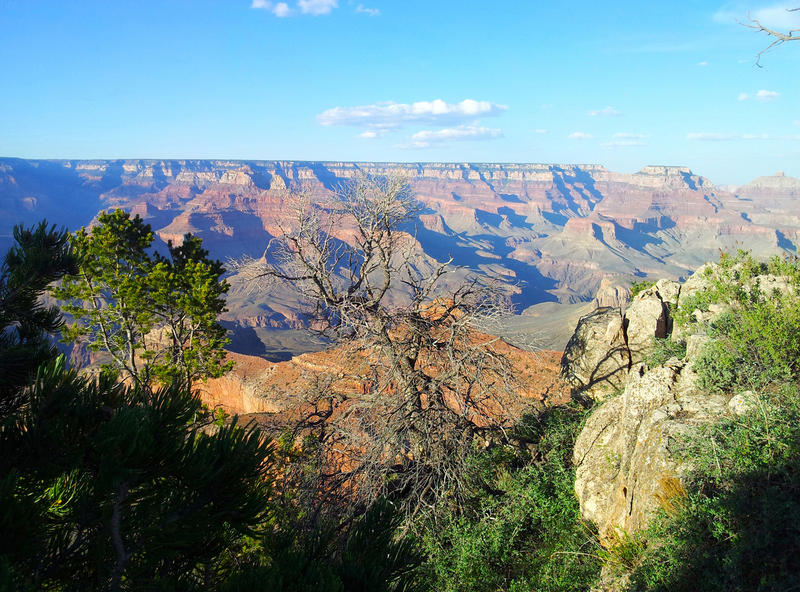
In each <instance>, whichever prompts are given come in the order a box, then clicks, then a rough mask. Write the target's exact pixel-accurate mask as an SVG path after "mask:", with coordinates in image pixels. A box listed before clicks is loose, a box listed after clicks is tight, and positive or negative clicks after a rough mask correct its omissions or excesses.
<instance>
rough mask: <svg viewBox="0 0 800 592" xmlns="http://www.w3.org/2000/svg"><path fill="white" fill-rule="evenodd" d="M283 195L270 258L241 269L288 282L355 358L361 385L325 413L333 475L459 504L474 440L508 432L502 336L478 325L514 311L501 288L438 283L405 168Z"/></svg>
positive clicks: (444, 269) (444, 268) (407, 499)
mask: <svg viewBox="0 0 800 592" xmlns="http://www.w3.org/2000/svg"><path fill="white" fill-rule="evenodd" d="M291 200H292V201H293V204H294V207H293V210H292V212H291V215H290V216H289V217H288V219H287V218H284V219H283V220H282V221H281V222H280V235H281V236H279V237H278V238H276V239H274V240H273V241H272V242H271V244H270V245H269V247H268V249H267V252H266V254H265V257H264V258H262V259H260V260H249V261H242V262H240V263H239V264H238V268H239V271H240V272H242V273H244V274H245V276H246V277H249V278H251V279H253V280H255V279H259V280H273V281H280V282H285V283H288V284H291V285H292V286H293V287H294V288H295V289H296V290H298V291H299V293H300V294H301V295H302V296H303V297H304V298H305V299H306V300H307V301H308V302H309V303H311V306H312V309H313V317H314V322H315V323H316V326H317V327H318V328H319V329H320V330H321V331H323V332H324V333H325V334H326V335H327V336H328V337H329V338H332V339H333V340H334V341H335V342H336V343H338V344H340V347H341V348H342V350H341V351H342V352H343V353H342V356H343V357H348V358H349V359H351V360H356V361H360V364H359V363H356V364H353V365H360V367H361V370H360V371H359V372H360V375H359V376H358V377H357V378H358V379H359V380H360V381H361V382H362V384H364V385H367V386H366V387H365V388H364V389H363V391H364V392H361V393H352V394H349V395H348V396H347V397H346V399H345V400H342V401H340V402H339V403H338V409H337V410H336V411H335V412H333V413H331V415H330V418H329V419H328V421H327V422H326V426H325V437H324V439H325V442H324V445H325V447H326V450H327V454H328V455H329V457H330V458H333V459H335V463H336V465H337V471H336V475H337V476H338V479H339V484H340V485H341V484H347V488H348V491H349V493H350V495H353V494H355V496H356V497H357V498H358V499H360V500H361V501H363V502H367V503H368V502H370V501H371V500H374V499H376V498H377V497H378V496H382V495H386V496H389V497H391V498H392V499H394V500H396V502H397V503H398V504H399V505H400V506H401V508H402V509H403V510H404V511H405V512H407V513H408V515H409V516H410V517H413V516H414V515H417V514H419V513H421V512H422V513H424V512H426V511H428V510H432V509H434V508H435V507H436V506H437V505H438V504H441V503H442V502H443V500H445V499H447V500H448V502H451V501H452V502H453V503H459V501H460V499H461V495H462V493H464V488H465V483H464V479H465V477H466V475H467V471H466V470H465V469H466V463H467V462H468V457H469V456H470V453H471V452H472V450H473V448H474V447H475V446H476V445H481V444H482V445H486V444H487V443H488V442H490V441H493V440H495V439H497V438H504V437H505V429H506V428H507V427H508V426H509V423H510V421H511V420H512V417H513V415H514V411H518V409H513V410H512V407H515V406H516V405H518V403H519V399H518V396H517V395H516V393H517V389H515V388H514V381H513V378H512V376H511V375H510V371H509V363H508V361H507V359H506V357H505V356H504V355H502V354H501V353H500V352H499V351H498V348H497V345H498V338H496V337H492V336H490V335H488V334H487V333H486V332H483V331H481V329H482V328H485V327H486V326H487V325H488V324H491V322H492V321H493V320H494V319H496V318H499V317H500V316H503V315H505V314H508V313H509V312H510V307H509V304H508V300H507V298H506V297H505V296H504V295H503V293H502V292H501V290H500V289H499V288H498V287H497V286H495V285H492V284H491V283H490V282H489V281H487V280H485V278H484V279H481V278H479V277H473V278H472V279H468V280H466V281H464V282H463V283H461V284H460V285H457V286H456V287H455V288H451V289H450V290H444V288H443V284H444V283H445V282H443V278H445V276H447V274H448V273H450V272H451V271H452V266H451V261H447V262H445V263H436V262H431V260H430V259H428V258H427V257H425V256H424V254H422V253H421V252H420V251H419V250H418V249H415V247H416V246H417V242H416V240H415V237H414V234H413V225H414V222H415V221H416V220H417V219H418V218H417V215H418V213H419V212H420V204H419V202H418V201H417V200H416V199H415V198H414V196H413V194H412V192H411V189H410V187H409V184H408V183H407V182H406V181H405V180H403V179H399V178H392V177H389V178H386V177H374V176H365V177H361V178H358V179H356V180H353V181H351V182H348V183H346V184H344V185H343V186H342V187H341V188H340V189H339V190H338V191H336V192H335V193H334V195H333V198H332V199H331V200H329V201H327V202H324V203H322V202H319V201H317V202H315V201H314V200H313V199H312V198H311V195H310V193H309V192H308V191H299V192H295V193H294V194H293V195H292V196H291Z"/></svg>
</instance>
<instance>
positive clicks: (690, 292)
mask: <svg viewBox="0 0 800 592" xmlns="http://www.w3.org/2000/svg"><path fill="white" fill-rule="evenodd" d="M718 268H719V267H718V265H717V264H716V263H706V264H704V265H701V266H700V267H698V268H697V270H696V271H695V272H694V273H693V274H692V275H691V276H689V278H688V279H687V280H686V281H685V282H684V283H683V286H681V294H680V303H682V302H683V301H684V299H686V298H689V297H690V296H694V295H695V294H696V293H698V292H702V291H704V290H707V289H709V288H710V287H711V286H712V279H711V278H713V277H714V276H715V275H716V273H717V270H718Z"/></svg>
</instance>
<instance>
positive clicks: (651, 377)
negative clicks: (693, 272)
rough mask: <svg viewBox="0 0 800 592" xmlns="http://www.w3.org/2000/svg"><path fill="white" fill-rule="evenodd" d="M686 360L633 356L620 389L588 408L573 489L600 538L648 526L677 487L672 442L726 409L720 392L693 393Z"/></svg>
mask: <svg viewBox="0 0 800 592" xmlns="http://www.w3.org/2000/svg"><path fill="white" fill-rule="evenodd" d="M695 380H696V374H695V373H694V371H693V370H692V367H691V363H687V362H685V361H681V360H677V359H674V358H673V359H672V360H670V361H668V362H667V363H666V364H665V365H663V366H658V367H656V368H652V369H649V368H647V366H646V365H644V364H636V365H635V366H634V367H633V368H632V369H631V372H630V374H629V376H628V380H627V382H626V384H625V388H624V389H623V391H622V393H621V394H620V395H619V396H617V397H614V398H611V399H609V400H607V401H605V402H604V403H603V404H602V405H600V406H599V407H598V408H597V410H596V411H595V412H594V413H592V415H591V417H590V418H589V420H588V422H587V423H586V426H585V428H584V429H583V431H582V432H581V434H580V435H579V437H578V439H577V441H576V443H575V450H574V456H573V459H574V462H575V465H576V477H575V493H576V494H577V496H578V500H579V501H580V505H581V514H582V515H583V517H584V518H586V519H588V520H591V521H592V522H594V523H595V524H596V525H597V527H598V530H599V532H600V535H601V538H603V539H605V540H614V538H615V536H616V535H619V534H620V533H621V532H626V533H633V532H636V531H638V530H641V529H643V528H645V527H646V526H647V523H648V520H649V518H650V516H651V515H652V513H653V512H654V511H655V510H656V509H658V508H659V507H660V506H664V505H666V504H668V503H669V500H670V498H671V497H672V496H674V495H676V494H679V493H680V492H681V490H682V489H683V486H682V484H681V479H682V477H683V476H684V474H685V472H686V470H687V466H686V465H685V464H681V463H680V462H678V461H677V460H676V456H675V450H674V447H675V444H676V442H677V441H678V440H679V439H680V438H681V437H683V436H685V435H686V434H687V432H688V431H690V430H691V429H693V428H694V427H696V426H697V425H700V424H703V423H708V422H711V421H714V420H715V419H717V418H719V417H720V416H721V415H722V414H724V413H725V412H726V411H727V410H728V401H727V397H725V396H723V395H714V396H711V395H707V394H705V393H703V394H700V393H699V392H698V390H697V389H696V387H695Z"/></svg>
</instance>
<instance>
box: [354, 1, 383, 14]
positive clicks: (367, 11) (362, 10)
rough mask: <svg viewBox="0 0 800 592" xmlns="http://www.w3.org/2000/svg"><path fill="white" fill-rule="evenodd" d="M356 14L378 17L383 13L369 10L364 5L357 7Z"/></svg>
mask: <svg viewBox="0 0 800 592" xmlns="http://www.w3.org/2000/svg"><path fill="white" fill-rule="evenodd" d="M356 12H360V13H361V14H366V15H368V16H378V15H379V14H380V13H381V11H380V10H378V9H377V8H367V7H366V6H364V5H363V4H359V5H358V6H356Z"/></svg>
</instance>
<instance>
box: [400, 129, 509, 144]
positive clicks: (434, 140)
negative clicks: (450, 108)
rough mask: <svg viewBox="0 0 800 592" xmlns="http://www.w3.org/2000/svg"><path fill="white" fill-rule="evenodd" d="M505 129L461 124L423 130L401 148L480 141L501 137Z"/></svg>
mask: <svg viewBox="0 0 800 592" xmlns="http://www.w3.org/2000/svg"><path fill="white" fill-rule="evenodd" d="M502 135H503V131H502V130H500V129H497V128H489V127H482V126H478V125H460V126H458V127H452V128H445V129H440V130H422V131H420V132H417V133H416V134H414V135H412V136H411V139H410V141H409V142H407V143H406V144H401V145H399V147H400V148H427V147H429V146H431V145H432V144H436V145H441V144H445V143H447V142H452V141H457V142H465V141H480V140H492V139H494V138H500V137H502Z"/></svg>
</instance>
